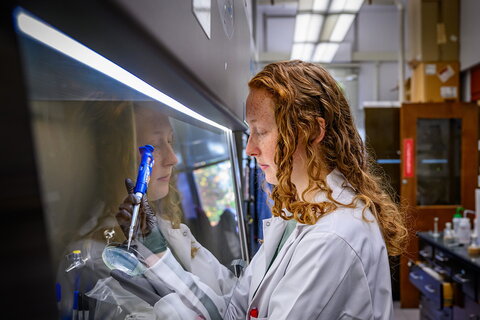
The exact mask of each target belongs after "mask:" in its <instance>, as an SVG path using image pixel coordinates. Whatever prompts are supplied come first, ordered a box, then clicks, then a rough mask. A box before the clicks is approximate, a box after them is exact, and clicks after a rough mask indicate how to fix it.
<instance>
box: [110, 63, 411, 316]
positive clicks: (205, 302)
mask: <svg viewBox="0 0 480 320" xmlns="http://www.w3.org/2000/svg"><path fill="white" fill-rule="evenodd" d="M249 88H250V93H249V95H248V98H247V110H246V116H247V122H248V123H249V126H250V138H249V140H248V144H247V150H246V151H247V154H249V155H250V156H254V157H255V158H256V159H257V162H258V163H259V166H260V167H261V169H262V170H263V172H264V173H265V177H266V180H267V182H269V183H271V184H273V185H274V188H273V190H272V192H271V195H270V196H271V198H272V199H273V206H272V214H273V217H272V218H271V219H266V220H265V221H264V236H265V237H264V242H263V245H262V247H261V248H260V250H259V252H258V253H257V254H256V255H255V257H254V258H253V260H252V262H251V264H250V265H249V266H248V267H247V268H246V270H245V273H244V275H243V276H242V278H241V279H240V281H239V284H238V286H237V287H236V288H235V290H234V292H233V295H232V297H229V296H218V295H215V294H213V293H212V292H211V291H210V290H209V289H208V286H206V285H205V284H204V283H202V282H201V281H200V280H199V279H198V278H196V277H195V276H193V275H192V274H191V273H188V272H184V271H183V270H182V269H181V268H179V267H178V265H177V264H175V261H174V259H173V256H172V254H171V252H170V251H169V250H167V251H166V252H165V253H164V254H163V255H162V256H161V257H160V258H159V259H158V261H156V262H155V263H154V264H153V265H152V266H151V268H149V270H147V272H146V273H145V276H146V277H147V279H148V280H149V281H150V283H151V284H152V285H153V286H154V287H156V288H160V287H163V288H165V287H166V288H168V289H169V290H170V292H171V293H169V294H166V295H164V296H162V297H158V298H159V300H158V301H157V302H156V303H155V304H154V310H155V312H156V314H157V316H158V317H159V318H160V319H193V318H195V317H199V318H205V319H221V318H224V319H276V320H277V319H328V320H330V319H391V318H392V316H393V309H392V295H391V287H390V271H389V263H388V254H390V255H398V254H400V253H401V252H402V248H403V245H404V243H405V240H406V237H407V231H406V228H405V226H404V222H403V215H402V213H401V212H400V211H399V209H398V207H397V206H396V205H395V204H394V202H393V201H392V200H391V198H390V196H389V195H388V194H387V193H385V192H384V191H383V190H382V188H381V183H380V178H378V177H376V176H374V175H373V173H372V169H371V167H370V165H369V159H368V156H367V152H366V150H365V146H364V144H363V142H362V140H361V139H360V137H359V135H358V132H357V130H356V128H355V126H354V123H353V120H352V117H351V113H350V108H349V105H348V103H347V101H346V99H345V97H344V95H343V93H342V91H341V89H340V87H339V86H338V84H337V83H336V82H335V80H334V79H333V78H332V77H331V76H330V75H329V74H328V72H327V71H326V70H325V69H323V68H322V67H320V66H318V65H314V64H311V63H306V62H302V61H298V60H296V61H286V62H278V63H272V64H270V65H267V66H266V67H265V68H264V69H263V70H262V71H261V72H260V73H258V74H257V75H256V76H255V77H254V78H253V79H252V80H251V81H250V82H249ZM116 278H117V279H120V281H121V282H122V281H123V280H122V277H120V276H118V275H116ZM165 310H169V312H170V313H165V312H164V311H165Z"/></svg>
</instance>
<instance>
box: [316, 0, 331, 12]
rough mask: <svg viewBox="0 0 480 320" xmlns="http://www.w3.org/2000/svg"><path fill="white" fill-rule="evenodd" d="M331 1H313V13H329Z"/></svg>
mask: <svg viewBox="0 0 480 320" xmlns="http://www.w3.org/2000/svg"><path fill="white" fill-rule="evenodd" d="M328 1H329V0H314V1H313V8H312V9H313V11H322V12H324V11H327V8H328Z"/></svg>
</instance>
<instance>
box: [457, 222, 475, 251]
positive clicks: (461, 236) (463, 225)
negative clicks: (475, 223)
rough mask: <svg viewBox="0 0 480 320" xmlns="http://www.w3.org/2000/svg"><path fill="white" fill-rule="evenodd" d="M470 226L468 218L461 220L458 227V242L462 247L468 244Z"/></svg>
mask: <svg viewBox="0 0 480 320" xmlns="http://www.w3.org/2000/svg"><path fill="white" fill-rule="evenodd" d="M471 232H472V230H471V226H470V219H468V218H461V219H460V224H459V226H458V234H457V238H458V242H459V243H461V244H464V245H468V244H470V235H471Z"/></svg>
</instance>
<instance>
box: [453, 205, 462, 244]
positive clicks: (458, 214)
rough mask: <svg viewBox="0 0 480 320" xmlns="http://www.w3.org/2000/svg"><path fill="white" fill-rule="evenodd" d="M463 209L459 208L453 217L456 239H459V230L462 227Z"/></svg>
mask: <svg viewBox="0 0 480 320" xmlns="http://www.w3.org/2000/svg"><path fill="white" fill-rule="evenodd" d="M462 211H463V208H462V207H457V209H456V212H455V214H454V215H453V219H452V222H453V233H454V235H455V238H458V228H459V226H460V221H461V219H462Z"/></svg>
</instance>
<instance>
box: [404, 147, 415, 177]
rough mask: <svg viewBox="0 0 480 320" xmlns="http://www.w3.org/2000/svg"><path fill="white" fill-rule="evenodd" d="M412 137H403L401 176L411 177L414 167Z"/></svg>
mask: <svg viewBox="0 0 480 320" xmlns="http://www.w3.org/2000/svg"><path fill="white" fill-rule="evenodd" d="M414 160H415V159H414V153H413V139H403V177H404V178H413V174H414V173H413V169H414Z"/></svg>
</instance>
